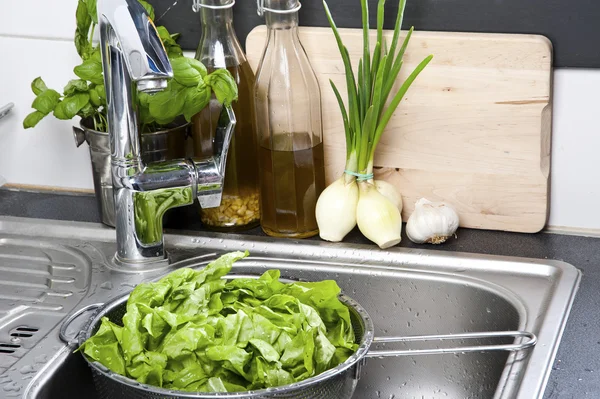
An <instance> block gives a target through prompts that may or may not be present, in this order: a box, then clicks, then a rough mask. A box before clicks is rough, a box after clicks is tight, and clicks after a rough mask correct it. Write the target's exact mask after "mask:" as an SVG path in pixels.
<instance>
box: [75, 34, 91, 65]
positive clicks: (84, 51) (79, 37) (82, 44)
mask: <svg viewBox="0 0 600 399" xmlns="http://www.w3.org/2000/svg"><path fill="white" fill-rule="evenodd" d="M89 47H90V42H89V40H88V37H87V33H81V32H80V31H79V30H77V31H76V32H75V48H76V49H77V54H79V56H80V57H81V58H82V59H84V60H87V59H88V58H89V56H90V54H89V52H90V48H89Z"/></svg>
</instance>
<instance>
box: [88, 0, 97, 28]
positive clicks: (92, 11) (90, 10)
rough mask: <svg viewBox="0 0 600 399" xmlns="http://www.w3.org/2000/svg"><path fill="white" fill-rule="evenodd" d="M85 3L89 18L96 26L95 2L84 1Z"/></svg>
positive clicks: (90, 0) (94, 0) (93, 0)
mask: <svg viewBox="0 0 600 399" xmlns="http://www.w3.org/2000/svg"><path fill="white" fill-rule="evenodd" d="M86 2H87V11H88V14H89V16H90V17H91V18H92V21H93V22H94V23H95V24H98V11H97V9H96V0H86Z"/></svg>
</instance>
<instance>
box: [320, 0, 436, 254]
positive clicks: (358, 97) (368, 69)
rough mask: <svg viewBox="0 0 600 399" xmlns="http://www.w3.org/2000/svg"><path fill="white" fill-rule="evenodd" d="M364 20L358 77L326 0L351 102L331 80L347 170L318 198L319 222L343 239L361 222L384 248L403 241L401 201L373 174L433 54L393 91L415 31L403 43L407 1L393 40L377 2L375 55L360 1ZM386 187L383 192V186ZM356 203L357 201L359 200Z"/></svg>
mask: <svg viewBox="0 0 600 399" xmlns="http://www.w3.org/2000/svg"><path fill="white" fill-rule="evenodd" d="M360 2H361V9H362V21H363V56H362V58H361V59H360V61H359V63H358V74H357V75H358V78H357V77H356V75H355V74H354V70H353V66H352V63H351V61H350V54H349V52H348V49H347V48H346V46H344V43H343V42H342V38H341V36H340V33H339V31H338V28H337V27H336V25H335V22H334V20H333V17H332V16H331V12H330V10H329V7H328V6H327V2H325V1H323V5H324V7H325V12H326V14H327V19H328V20H329V24H330V25H331V28H332V30H333V33H334V36H335V39H336V42H337V45H338V47H339V50H340V53H341V56H342V60H343V62H344V70H345V74H346V88H347V103H348V106H347V107H346V106H345V105H344V102H343V100H342V96H341V94H340V91H339V90H338V88H337V87H336V85H335V84H334V83H333V81H330V83H331V87H332V89H333V92H334V93H335V96H336V98H337V101H338V104H339V106H340V110H341V114H342V120H343V122H344V131H345V135H346V170H345V172H344V174H343V175H342V177H340V179H338V180H337V181H336V182H334V183H333V184H331V185H330V186H329V187H327V189H325V190H324V191H323V193H322V194H321V196H320V197H319V200H318V201H317V209H316V216H317V223H318V225H319V234H320V236H321V238H323V239H324V240H328V241H341V240H342V239H343V238H344V237H345V236H346V234H348V233H349V232H350V231H351V230H352V229H353V228H354V227H355V225H356V224H358V227H359V229H360V231H361V232H362V233H363V234H364V235H365V236H366V237H367V238H368V239H370V240H371V241H373V242H375V243H376V244H378V245H379V246H380V247H381V248H388V247H391V246H393V245H396V244H398V243H399V242H400V232H401V229H402V218H401V216H400V212H401V208H402V202H401V200H400V201H398V198H400V196H399V195H398V194H397V193H391V192H390V189H391V190H392V191H395V190H394V189H393V187H392V186H391V185H389V184H387V183H386V184H377V182H376V181H375V180H374V179H373V158H374V156H375V150H376V148H377V144H378V143H379V141H380V140H381V136H382V135H383V133H384V131H385V128H386V126H387V124H388V123H389V121H390V119H391V118H392V116H393V114H394V112H395V110H396V108H397V107H398V105H399V104H400V102H401V101H402V98H403V97H404V95H405V94H406V92H407V91H408V89H409V87H410V86H411V85H412V83H413V82H414V81H415V79H416V78H417V76H418V75H419V74H420V73H421V72H422V71H423V69H425V67H426V66H427V64H429V62H430V61H431V59H432V58H433V56H431V55H430V56H428V57H427V58H425V59H424V60H423V61H422V62H421V63H420V64H419V65H418V66H417V67H416V68H415V70H414V71H413V72H412V73H411V74H410V75H409V76H408V78H407V79H406V80H405V81H404V82H403V84H402V85H401V86H400V88H399V89H397V91H395V92H394V93H392V90H393V89H394V83H395V82H396V80H397V78H398V75H399V74H400V70H401V69H402V64H403V61H402V59H403V57H404V53H405V51H406V48H407V47H408V43H409V41H410V37H411V35H412V32H413V28H411V29H410V30H409V31H408V33H407V35H406V37H405V38H404V42H403V43H402V45H401V46H400V48H398V44H399V39H400V29H401V26H402V20H403V18H404V9H405V6H406V0H400V3H399V7H398V15H397V18H396V24H395V27H394V35H393V38H392V42H391V45H390V46H389V48H388V46H387V43H386V41H385V38H384V36H383V22H384V16H385V0H379V3H378V6H377V41H376V44H375V48H374V50H373V54H372V55H371V52H370V51H371V47H370V38H369V7H368V3H367V0H360ZM380 189H381V191H380ZM355 204H356V205H355Z"/></svg>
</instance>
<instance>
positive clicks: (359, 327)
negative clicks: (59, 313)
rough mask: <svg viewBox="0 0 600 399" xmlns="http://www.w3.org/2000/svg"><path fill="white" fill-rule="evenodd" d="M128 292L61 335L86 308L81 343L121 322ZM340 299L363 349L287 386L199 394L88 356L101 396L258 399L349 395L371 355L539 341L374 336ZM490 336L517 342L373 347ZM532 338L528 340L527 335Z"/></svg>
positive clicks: (360, 312)
mask: <svg viewBox="0 0 600 399" xmlns="http://www.w3.org/2000/svg"><path fill="white" fill-rule="evenodd" d="M128 298H129V294H127V295H124V296H121V297H118V298H116V299H114V300H113V301H111V302H108V303H107V304H104V305H103V304H94V305H89V306H87V307H84V308H82V309H80V310H79V311H77V312H75V313H74V314H72V315H71V316H70V317H68V318H67V319H66V320H65V322H64V323H63V326H62V327H61V331H60V337H61V339H62V340H63V341H65V342H69V343H73V342H72V340H69V338H68V337H67V334H66V331H67V329H68V327H69V325H70V323H71V322H72V321H73V320H74V319H76V318H77V317H79V316H80V315H81V314H83V313H85V312H86V311H90V310H92V309H95V308H100V309H98V310H97V311H96V313H95V314H94V315H93V317H92V318H91V319H90V320H89V322H88V323H87V324H86V326H85V327H84V329H83V330H82V331H81V332H80V334H79V335H78V339H79V345H81V344H83V343H84V342H85V341H86V340H87V339H88V338H90V337H91V336H93V335H94V334H95V333H96V331H97V330H98V328H99V327H100V324H101V321H102V318H103V317H107V318H108V319H109V320H110V321H112V322H113V323H115V324H118V325H122V319H123V316H124V315H125V312H126V307H127V299H128ZM339 299H340V301H341V302H342V303H343V304H345V305H346V306H347V307H348V309H349V310H350V318H351V320H352V326H353V328H354V334H355V337H356V343H357V344H359V348H358V350H357V351H356V352H355V353H354V354H353V355H352V356H350V357H349V358H348V359H347V360H346V361H345V362H344V363H342V364H340V365H338V366H337V367H335V368H333V369H330V370H327V371H325V372H323V373H321V374H319V375H317V376H315V377H312V378H309V379H306V380H304V381H301V382H297V383H294V384H289V385H284V386H280V387H276V388H269V389H262V390H256V391H245V392H239V393H196V392H184V391H176V390H169V389H162V388H159V387H155V386H151V385H145V384H140V383H139V382H137V381H135V380H132V379H130V378H127V377H123V376H121V375H118V374H116V373H113V372H112V371H110V370H108V369H107V368H106V367H104V366H103V365H102V364H100V363H98V362H92V361H90V359H88V358H87V357H86V356H85V355H83V357H84V358H85V360H86V362H87V363H88V364H89V366H90V367H91V370H92V374H93V377H94V384H95V387H96V391H97V396H98V398H99V399H186V398H188V399H189V398H194V399H209V398H227V399H234V398H239V399H241V398H253V399H271V398H282V399H350V398H352V395H353V394H354V390H355V389H356V385H357V383H358V380H359V378H360V371H361V367H362V366H363V364H364V363H365V362H366V359H367V358H369V357H377V358H381V357H395V356H413V355H431V354H442V353H466V352H483V351H510V352H513V351H521V350H525V349H529V348H531V347H533V346H534V345H535V344H536V341H537V338H536V336H535V334H533V333H530V332H526V331H489V332H474V333H463V334H448V335H424V336H409V337H375V336H374V326H373V322H372V320H371V318H370V317H369V315H368V313H367V312H366V311H365V309H364V308H363V307H362V306H360V304H358V303H357V302H356V301H354V300H353V299H352V298H349V297H347V296H345V295H340V297H339ZM490 338H494V339H496V338H513V341H514V340H517V341H518V342H517V343H511V344H498V345H495V344H491V345H475V346H460V347H450V348H448V347H442V348H439V347H438V348H433V347H431V348H426V349H408V350H406V349H404V350H388V349H384V350H373V349H370V348H371V345H372V344H373V343H380V344H385V343H399V342H403V343H406V342H415V341H419V342H429V341H444V340H468V339H490ZM524 338H527V339H526V340H525V341H524V342H523V339H524Z"/></svg>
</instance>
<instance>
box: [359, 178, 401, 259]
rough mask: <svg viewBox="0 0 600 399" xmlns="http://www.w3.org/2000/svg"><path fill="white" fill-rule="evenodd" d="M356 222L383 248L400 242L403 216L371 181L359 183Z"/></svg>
mask: <svg viewBox="0 0 600 399" xmlns="http://www.w3.org/2000/svg"><path fill="white" fill-rule="evenodd" d="M359 188H360V194H359V197H358V206H357V208H356V222H357V223H358V228H359V229H360V231H361V233H363V235H364V236H365V237H367V238H368V239H369V240H371V241H373V242H374V243H375V244H377V245H379V247H380V248H381V249H385V248H389V247H393V246H394V245H396V244H398V243H399V242H400V239H401V237H400V233H401V231H402V217H401V216H400V211H398V208H397V207H396V205H395V204H393V203H392V202H391V201H390V200H388V199H387V198H386V197H384V196H383V195H382V194H380V193H379V191H377V188H375V186H374V185H373V184H371V183H367V182H361V183H360V184H359Z"/></svg>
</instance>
